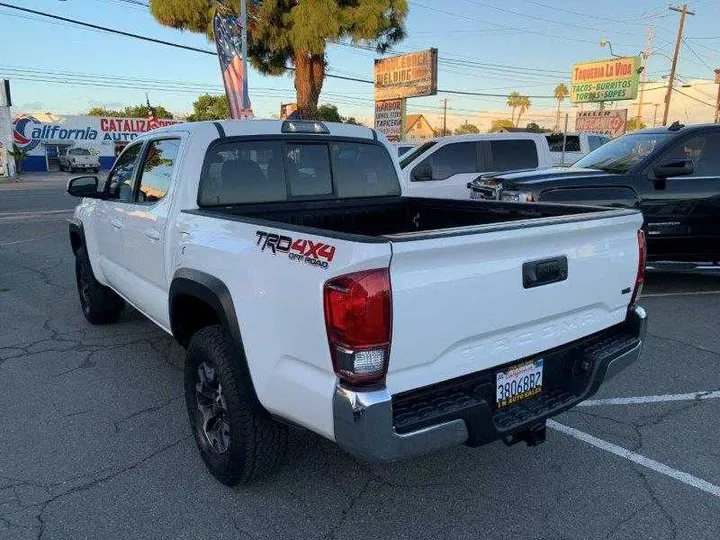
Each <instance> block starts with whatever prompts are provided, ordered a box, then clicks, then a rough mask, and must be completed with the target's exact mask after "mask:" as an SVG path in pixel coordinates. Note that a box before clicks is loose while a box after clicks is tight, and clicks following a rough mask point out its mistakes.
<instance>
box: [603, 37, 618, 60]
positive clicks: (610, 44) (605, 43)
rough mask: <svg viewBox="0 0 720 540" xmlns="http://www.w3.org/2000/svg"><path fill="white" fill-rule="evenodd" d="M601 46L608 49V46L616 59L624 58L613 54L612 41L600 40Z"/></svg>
mask: <svg viewBox="0 0 720 540" xmlns="http://www.w3.org/2000/svg"><path fill="white" fill-rule="evenodd" d="M600 46H601V47H606V46H607V47H608V48H609V49H610V54H611V55H612V56H614V57H615V58H622V56H620V55H619V54H615V53H614V52H613V49H612V43H610V40H609V39H605V38H603V39H601V40H600Z"/></svg>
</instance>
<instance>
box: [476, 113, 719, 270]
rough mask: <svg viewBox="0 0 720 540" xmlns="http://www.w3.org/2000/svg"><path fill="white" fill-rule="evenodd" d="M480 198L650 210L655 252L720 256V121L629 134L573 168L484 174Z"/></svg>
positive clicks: (672, 257) (675, 256) (651, 252)
mask: <svg viewBox="0 0 720 540" xmlns="http://www.w3.org/2000/svg"><path fill="white" fill-rule="evenodd" d="M468 188H470V190H471V198H473V199H500V200H503V201H517V202H553V203H572V204H589V205H597V206H615V207H618V206H620V207H632V208H639V209H641V210H642V212H643V215H644V216H645V226H646V231H647V236H648V258H649V259H650V260H655V261H687V262H700V261H702V262H715V263H717V262H720V124H700V125H693V126H684V125H682V124H679V123H677V122H676V123H674V124H673V125H672V126H670V127H669V128H668V127H662V128H652V129H644V130H642V131H636V132H634V133H631V134H628V135H625V136H623V137H620V138H619V139H616V140H614V141H612V142H609V143H607V144H605V145H603V146H601V147H600V148H598V149H596V150H594V151H593V152H591V153H589V154H588V155H587V156H585V157H584V158H582V159H581V160H580V161H578V162H577V163H575V165H573V166H572V167H569V168H561V169H548V170H541V171H526V172H521V171H519V172H515V173H512V172H511V173H504V174H500V175H496V176H481V177H479V178H478V179H476V180H475V181H474V182H471V183H469V184H468Z"/></svg>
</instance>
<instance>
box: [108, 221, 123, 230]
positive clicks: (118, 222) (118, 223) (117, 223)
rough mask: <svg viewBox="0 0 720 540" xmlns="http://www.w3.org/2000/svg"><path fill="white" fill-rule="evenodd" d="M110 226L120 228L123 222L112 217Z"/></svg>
mask: <svg viewBox="0 0 720 540" xmlns="http://www.w3.org/2000/svg"><path fill="white" fill-rule="evenodd" d="M110 226H112V227H114V228H116V229H120V228H121V227H122V222H121V221H120V220H119V219H111V220H110Z"/></svg>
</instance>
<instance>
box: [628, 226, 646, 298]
mask: <svg viewBox="0 0 720 540" xmlns="http://www.w3.org/2000/svg"><path fill="white" fill-rule="evenodd" d="M637 239H638V267H637V275H636V276H635V289H633V294H632V298H630V309H632V308H634V307H635V306H637V305H638V301H639V300H640V294H642V288H643V283H645V263H646V262H647V242H646V241H645V231H643V230H642V229H640V230H639V231H638V232H637Z"/></svg>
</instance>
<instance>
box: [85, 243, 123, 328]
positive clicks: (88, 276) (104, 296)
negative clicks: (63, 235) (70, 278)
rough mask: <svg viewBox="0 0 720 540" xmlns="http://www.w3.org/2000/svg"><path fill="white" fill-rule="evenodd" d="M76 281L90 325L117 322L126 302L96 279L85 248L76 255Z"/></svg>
mask: <svg viewBox="0 0 720 540" xmlns="http://www.w3.org/2000/svg"><path fill="white" fill-rule="evenodd" d="M75 279H76V282H77V288H78V295H79V296H80V306H81V307H82V311H83V315H85V318H86V319H87V321H88V322H89V323H90V324H109V323H114V322H116V321H117V320H118V318H119V317H120V314H121V313H122V310H123V308H124V307H125V301H124V300H123V299H122V298H120V297H119V296H118V295H117V294H116V293H115V292H114V291H113V290H112V289H110V288H108V287H106V286H105V285H103V284H102V283H100V282H99V281H98V280H97V279H96V278H95V274H93V271H92V266H91V265H90V258H89V257H88V254H87V250H86V249H85V247H84V246H82V247H80V248H79V249H78V250H77V252H76V253H75Z"/></svg>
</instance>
